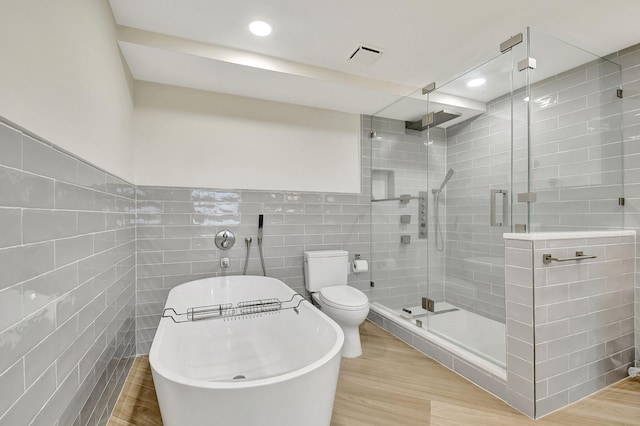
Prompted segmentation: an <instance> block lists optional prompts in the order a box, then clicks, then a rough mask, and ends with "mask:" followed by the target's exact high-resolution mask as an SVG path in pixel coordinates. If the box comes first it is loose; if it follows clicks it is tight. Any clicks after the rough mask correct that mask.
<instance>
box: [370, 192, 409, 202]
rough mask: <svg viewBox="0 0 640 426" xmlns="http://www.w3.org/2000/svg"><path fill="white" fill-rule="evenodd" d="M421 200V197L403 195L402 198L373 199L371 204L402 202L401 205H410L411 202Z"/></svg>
mask: <svg viewBox="0 0 640 426" xmlns="http://www.w3.org/2000/svg"><path fill="white" fill-rule="evenodd" d="M419 199H420V197H414V196H411V195H409V194H402V195H401V196H399V197H395V198H372V199H371V202H372V203H377V202H379V201H400V204H408V203H409V201H411V200H419Z"/></svg>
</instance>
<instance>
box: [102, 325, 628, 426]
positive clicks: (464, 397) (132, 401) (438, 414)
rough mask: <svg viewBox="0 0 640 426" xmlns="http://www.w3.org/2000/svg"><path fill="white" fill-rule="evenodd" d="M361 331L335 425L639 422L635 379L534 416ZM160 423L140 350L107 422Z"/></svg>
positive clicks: (378, 333)
mask: <svg viewBox="0 0 640 426" xmlns="http://www.w3.org/2000/svg"><path fill="white" fill-rule="evenodd" d="M360 332H361V338H362V346H363V352H364V354H363V355H362V356H361V357H359V358H356V359H344V358H343V359H342V366H341V369H340V378H339V380H338V390H337V393H336V400H335V405H334V408H333V419H332V422H331V424H332V425H333V426H360V425H362V426H365V425H366V426H370V425H431V426H449V425H452V426H453V425H455V426H458V425H479V426H484V425H487V426H502V425H508V426H511V425H516V424H518V425H521V424H536V425H539V426H551V425H561V426H576V425H594V426H595V425H607V426H608V425H611V426H613V425H635V426H638V425H640V380H638V379H629V378H628V379H626V380H624V381H622V382H619V383H617V384H615V385H613V386H610V387H609V388H607V389H605V390H602V391H600V392H598V393H597V394H595V395H593V396H591V397H589V398H586V399H583V400H582V401H579V402H577V403H575V404H573V405H570V406H569V407H566V408H564V409H562V410H559V411H556V412H555V413H552V414H550V415H548V416H546V417H544V418H542V419H539V420H536V421H534V420H531V419H529V418H528V417H526V416H524V415H523V414H520V413H519V412H517V411H516V410H514V409H513V408H511V407H509V406H508V405H507V404H505V403H504V402H503V401H501V400H499V399H498V398H496V397H494V396H492V395H491V394H489V393H487V392H485V391H483V390H482V389H480V388H479V387H477V386H475V385H474V384H472V383H470V382H468V381H466V380H465V379H463V378H462V377H460V376H458V375H457V374H455V373H453V372H452V371H450V370H448V369H447V368H445V367H443V366H441V365H440V364H438V363H437V362H435V361H433V360H431V359H430V358H427V357H425V356H424V355H422V354H421V353H420V352H418V351H416V350H414V349H413V348H411V347H410V346H408V345H406V344H405V343H403V342H402V341H400V340H398V339H396V338H395V337H394V336H392V335H391V334H389V333H387V332H386V331H384V330H382V329H381V328H379V327H378V326H376V325H375V324H373V323H371V322H369V321H366V322H365V323H364V324H363V325H362V326H361V328H360ZM161 424H162V420H161V418H160V411H159V408H158V400H157V399H156V394H155V390H154V387H153V379H152V377H151V369H150V367H149V359H148V357H146V356H142V357H139V358H137V359H136V361H135V363H134V364H133V367H132V368H131V372H130V374H129V377H128V378H127V381H126V384H125V386H124V389H123V391H122V394H121V395H120V399H119V400H118V403H117V405H116V407H115V410H114V412H113V415H112V416H111V419H110V420H109V426H133V425H135V426H158V425H161ZM296 426H298V425H296ZM300 426H304V425H300Z"/></svg>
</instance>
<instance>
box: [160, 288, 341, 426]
mask: <svg viewBox="0 0 640 426" xmlns="http://www.w3.org/2000/svg"><path fill="white" fill-rule="evenodd" d="M294 294H295V293H294V292H293V290H291V289H290V288H289V287H288V286H287V285H286V284H284V283H283V282H282V281H279V280H276V279H273V278H267V277H255V276H231V277H219V278H207V279H203V280H198V281H192V282H189V283H186V284H182V285H180V286H178V287H176V288H174V289H173V290H171V292H170V293H169V297H168V299H167V303H166V305H165V308H173V309H174V310H175V311H176V312H178V313H182V312H185V311H186V310H187V309H188V308H191V307H196V306H203V305H214V304H216V305H217V304H225V303H232V304H233V305H235V304H236V303H237V302H241V301H246V300H255V299H267V298H277V299H280V300H289V299H290V298H291V297H292V296H293V295H294ZM297 311H298V312H297V313H296V311H295V310H293V309H282V310H280V311H278V312H275V313H264V314H255V315H246V316H242V317H237V316H236V317H231V318H215V319H205V320H199V321H187V322H182V323H175V322H174V321H173V320H172V319H171V318H162V319H161V320H160V325H159V326H158V330H157V332H156V335H155V337H154V339H153V343H152V345H151V350H150V352H149V362H150V364H151V370H152V373H153V381H154V383H155V388H156V393H157V395H158V402H159V404H160V412H161V414H162V420H163V422H164V425H165V426H185V425H189V426H191V425H194V426H197V425H242V426H250V425H265V426H268V425H310V426H311V425H318V426H319V425H329V424H330V422H331V413H332V410H333V400H334V397H335V390H336V385H337V381H338V373H339V370H340V359H341V357H340V351H341V349H342V344H343V341H344V335H343V333H342V330H341V329H340V327H339V326H338V325H337V324H336V323H335V322H333V321H332V320H331V319H330V318H329V317H327V316H326V315H324V314H323V313H321V312H320V311H319V310H318V309H316V308H315V307H313V306H312V305H311V304H310V303H309V302H307V301H303V302H302V303H301V304H300V305H299V307H298V308H297ZM183 318H184V317H183ZM237 376H244V377H245V378H241V379H234V377H237Z"/></svg>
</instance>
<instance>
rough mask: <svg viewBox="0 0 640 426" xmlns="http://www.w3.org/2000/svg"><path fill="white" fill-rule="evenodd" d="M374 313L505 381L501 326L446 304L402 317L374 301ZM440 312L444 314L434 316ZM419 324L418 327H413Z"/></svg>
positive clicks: (503, 335)
mask: <svg viewBox="0 0 640 426" xmlns="http://www.w3.org/2000/svg"><path fill="white" fill-rule="evenodd" d="M371 308H372V309H373V311H374V312H377V313H378V314H380V315H382V316H383V317H385V318H386V319H388V320H391V321H392V322H394V323H396V324H397V325H400V326H401V327H403V328H405V329H407V330H409V331H411V332H413V333H416V334H418V335H420V336H422V337H424V338H425V339H427V340H430V341H432V342H433V343H435V344H437V345H438V346H440V347H442V348H443V349H445V350H448V351H449V352H452V353H454V354H456V355H458V356H460V357H462V358H465V359H467V360H468V361H470V362H472V363H473V364H474V365H476V366H478V367H480V368H483V369H484V370H487V371H488V372H490V373H492V374H494V375H496V376H498V377H502V378H504V379H506V356H507V351H506V331H505V324H503V323H501V322H498V321H495V320H492V319H489V318H485V317H483V316H481V315H478V314H475V313H473V312H469V311H466V310H464V309H460V308H457V307H456V306H454V305H451V304H449V303H446V302H439V303H436V306H435V311H436V314H435V315H434V314H427V315H424V316H418V317H414V318H412V319H409V318H405V317H403V316H402V315H401V313H400V312H401V309H390V308H387V307H386V306H384V305H381V304H379V303H377V302H374V303H372V304H371ZM440 311H448V312H444V313H440V314H438V312H440ZM416 320H419V321H421V322H422V328H420V327H418V326H417V325H416Z"/></svg>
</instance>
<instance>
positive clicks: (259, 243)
mask: <svg viewBox="0 0 640 426" xmlns="http://www.w3.org/2000/svg"><path fill="white" fill-rule="evenodd" d="M263 222H264V215H259V216H258V252H259V253H260V263H261V264H262V275H264V276H265V277H266V276H267V268H265V266H264V255H263V254H262V225H263Z"/></svg>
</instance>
